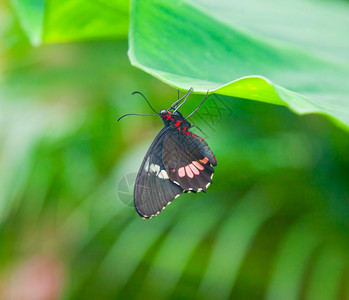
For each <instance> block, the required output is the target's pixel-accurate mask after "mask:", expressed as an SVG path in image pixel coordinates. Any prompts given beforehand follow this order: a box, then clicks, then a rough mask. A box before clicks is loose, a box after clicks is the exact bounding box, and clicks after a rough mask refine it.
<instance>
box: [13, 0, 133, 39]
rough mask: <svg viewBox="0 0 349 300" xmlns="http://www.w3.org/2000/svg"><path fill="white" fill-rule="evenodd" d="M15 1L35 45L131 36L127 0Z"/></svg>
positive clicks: (25, 27) (21, 22) (14, 3)
mask: <svg viewBox="0 0 349 300" xmlns="http://www.w3.org/2000/svg"><path fill="white" fill-rule="evenodd" d="M12 3H13V6H14V8H15V9H16V13H17V15H18V17H19V21H20V24H21V26H22V28H23V30H24V31H25V32H26V34H27V35H28V37H29V39H30V42H31V43H32V44H33V45H40V44H42V43H43V42H45V43H47V42H68V41H77V40H80V41H81V40H94V39H101V38H104V39H105V38H120V37H121V38H123V37H126V36H127V30H128V8H129V3H128V1H127V0H126V1H125V0H111V1H104V0H87V1H81V0H62V1H54V0H29V1H28V0H12Z"/></svg>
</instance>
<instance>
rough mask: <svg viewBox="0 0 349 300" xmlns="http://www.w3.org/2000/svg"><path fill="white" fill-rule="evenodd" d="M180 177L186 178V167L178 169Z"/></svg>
mask: <svg viewBox="0 0 349 300" xmlns="http://www.w3.org/2000/svg"><path fill="white" fill-rule="evenodd" d="M178 176H179V177H184V176H185V170H184V167H181V168H179V169H178Z"/></svg>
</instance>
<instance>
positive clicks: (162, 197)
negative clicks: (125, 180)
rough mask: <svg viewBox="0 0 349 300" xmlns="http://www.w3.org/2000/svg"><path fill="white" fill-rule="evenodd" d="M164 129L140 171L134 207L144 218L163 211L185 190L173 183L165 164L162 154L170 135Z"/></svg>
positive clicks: (157, 137)
mask: <svg viewBox="0 0 349 300" xmlns="http://www.w3.org/2000/svg"><path fill="white" fill-rule="evenodd" d="M168 129H169V128H168V127H164V128H163V129H162V130H161V131H160V132H159V134H158V135H157V136H156V138H155V140H154V142H153V143H152V145H151V146H150V148H149V150H148V152H147V154H146V155H145V157H144V159H143V162H142V165H141V167H140V169H139V172H138V175H137V178H136V183H135V189H134V205H135V208H136V211H137V213H138V214H139V215H140V216H141V217H143V218H151V217H153V216H155V215H157V214H158V213H159V212H160V211H162V210H163V209H164V208H165V207H166V206H167V205H168V204H169V203H170V202H171V201H172V200H173V199H175V198H176V197H177V196H179V195H180V194H181V193H182V192H183V189H182V188H181V187H179V186H178V185H176V184H175V183H173V182H172V181H171V180H170V179H169V176H168V173H167V171H166V169H165V166H164V164H163V158H162V152H163V147H164V140H165V139H166V136H167V135H168V134H169V133H170V132H169V130H168Z"/></svg>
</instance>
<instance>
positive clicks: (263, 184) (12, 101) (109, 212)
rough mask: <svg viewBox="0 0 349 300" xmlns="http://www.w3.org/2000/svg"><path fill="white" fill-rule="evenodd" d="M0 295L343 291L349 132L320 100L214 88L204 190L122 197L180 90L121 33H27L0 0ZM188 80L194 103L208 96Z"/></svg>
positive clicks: (344, 294)
mask: <svg viewBox="0 0 349 300" xmlns="http://www.w3.org/2000/svg"><path fill="white" fill-rule="evenodd" d="M0 35H1V44H0V298H1V299H148V298H150V299H195V298H198V299H270V300H284V299H290V300H291V299H310V300H312V299H314V300H319V299H349V265H348V262H349V261H348V256H349V253H348V245H349V201H348V200H349V184H348V183H349V174H348V173H349V172H348V170H349V155H348V154H349V139H348V133H347V132H345V131H344V130H342V129H340V128H338V127H336V126H335V125H333V124H332V123H330V122H329V121H328V120H327V119H325V118H324V117H322V116H319V115H307V116H298V115H295V114H293V113H291V112H290V111H289V110H288V109H287V108H285V107H281V106H274V105H268V104H263V103H259V102H255V101H248V100H242V99H237V98H231V97H224V96H217V95H212V96H211V97H210V98H209V100H208V101H207V102H206V103H205V105H204V106H203V108H202V109H201V110H200V112H199V113H198V114H196V115H195V117H193V118H192V122H194V123H195V124H196V125H198V126H200V127H201V128H202V129H203V131H204V132H205V134H206V139H207V142H208V144H209V145H210V147H211V149H212V150H213V151H214V153H215V155H216V157H217V161H218V166H217V168H216V169H215V176H214V181H213V184H212V186H211V187H210V188H209V190H208V193H207V194H204V193H199V194H196V195H193V194H185V195H182V196H181V197H179V198H178V199H177V200H175V201H174V202H173V203H172V204H171V205H170V206H169V207H168V208H167V209H166V210H165V211H163V212H162V213H161V214H160V215H159V216H157V217H156V218H154V219H152V220H143V219H140V218H139V217H138V216H137V215H136V213H135V210H134V208H133V207H132V205H131V204H130V203H129V201H131V200H132V184H133V182H132V180H134V177H135V174H136V172H137V171H138V167H139V166H140V163H141V161H142V158H143V156H144V154H145V153H146V150H147V148H148V146H149V145H150V143H151V141H152V140H153V138H154V137H155V135H156V134H157V132H158V131H159V130H160V128H161V127H162V122H161V121H160V119H159V118H156V117H129V118H125V119H123V120H122V121H121V122H119V123H118V122H116V120H117V118H118V117H119V116H120V115H122V114H124V113H149V112H150V109H149V107H148V106H147V104H146V103H145V101H144V100H143V99H141V98H140V97H138V96H131V93H132V92H133V91H135V90H139V91H141V92H143V93H144V94H145V95H146V96H147V97H148V99H150V101H151V103H152V105H153V106H154V107H155V108H156V109H162V108H167V107H169V106H170V104H171V103H172V102H173V101H174V100H175V99H176V97H177V91H176V90H175V89H173V88H171V87H169V86H167V85H165V84H164V83H161V82H160V81H159V80H157V79H156V78H154V77H151V76H150V75H147V74H146V73H144V72H143V71H141V70H139V69H136V68H134V67H132V66H131V65H130V62H129V60H128V57H127V47H128V46H127V39H126V37H121V38H119V39H113V40H109V41H108V40H104V41H94V42H78V43H77V42H75V43H60V44H45V45H42V46H38V47H33V46H32V45H31V44H30V43H29V40H28V38H27V37H26V35H25V34H24V32H23V31H22V29H21V27H20V25H19V23H18V19H17V18H16V17H15V13H14V11H13V9H12V8H11V7H10V5H9V3H7V2H1V3H0ZM201 99H202V96H201V95H193V96H191V97H190V100H189V101H188V103H187V104H186V105H185V106H183V109H182V113H183V114H184V115H187V114H189V113H190V112H191V111H192V110H193V109H194V108H195V107H196V106H197V105H198V104H199V103H200V101H201Z"/></svg>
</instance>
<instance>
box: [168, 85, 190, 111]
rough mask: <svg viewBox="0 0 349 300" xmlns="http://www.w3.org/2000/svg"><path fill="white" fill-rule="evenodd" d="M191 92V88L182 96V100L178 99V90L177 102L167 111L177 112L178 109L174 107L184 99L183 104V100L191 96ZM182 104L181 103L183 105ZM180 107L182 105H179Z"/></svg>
mask: <svg viewBox="0 0 349 300" xmlns="http://www.w3.org/2000/svg"><path fill="white" fill-rule="evenodd" d="M192 91H193V88H192V87H191V88H190V89H189V90H188V92H186V93H185V94H184V96H183V97H182V98H180V99H179V90H178V100H177V101H176V102H175V103H173V104H172V105H171V107H170V108H169V109H175V111H177V109H178V108H179V107H176V105H177V104H178V103H179V102H181V101H182V100H183V99H184V102H185V100H187V98H188V96H189V95H190V94H191V92H192ZM184 102H183V103H184ZM181 105H182V104H181Z"/></svg>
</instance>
